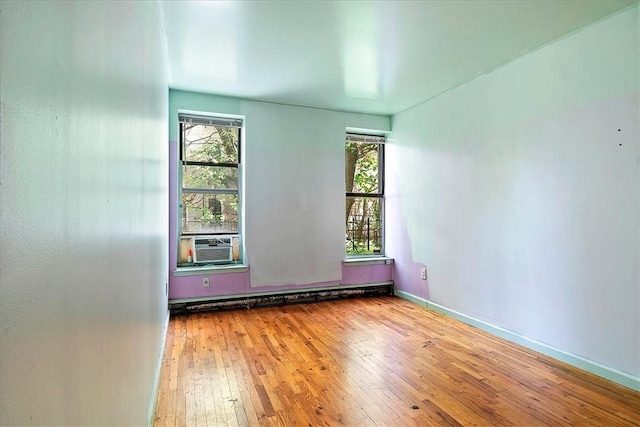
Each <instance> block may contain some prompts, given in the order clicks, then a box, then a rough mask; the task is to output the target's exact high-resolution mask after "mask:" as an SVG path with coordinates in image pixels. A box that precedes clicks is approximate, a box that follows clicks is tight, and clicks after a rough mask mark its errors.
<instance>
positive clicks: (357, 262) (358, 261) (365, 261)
mask: <svg viewBox="0 0 640 427" xmlns="http://www.w3.org/2000/svg"><path fill="white" fill-rule="evenodd" d="M343 264H344V266H345V267H359V266H361V265H376V264H393V258H389V257H386V256H382V257H358V258H355V257H354V258H347V259H345V260H344V261H343Z"/></svg>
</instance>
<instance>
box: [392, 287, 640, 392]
mask: <svg viewBox="0 0 640 427" xmlns="http://www.w3.org/2000/svg"><path fill="white" fill-rule="evenodd" d="M394 294H395V295H396V296H398V297H400V298H403V299H406V300H408V301H411V302H413V303H415V304H418V305H420V306H422V307H426V308H428V309H430V310H433V311H436V312H438V313H441V314H444V315H445V316H449V317H452V318H454V319H457V320H460V321H461V322H463V323H466V324H468V325H471V326H475V327H476V328H479V329H482V330H483V331H485V332H488V333H490V334H492V335H496V336H498V337H500V338H504V339H506V340H508V341H511V342H514V343H516V344H519V345H521V346H523V347H527V348H528V349H531V350H533V351H537V352H538V353H542V354H544V355H546V356H549V357H552V358H554V359H557V360H559V361H561V362H564V363H567V364H569V365H572V366H575V367H576V368H579V369H582V370H584V371H587V372H590V373H592V374H595V375H598V376H599V377H602V378H605V379H607V380H609V381H613V382H615V383H618V384H620V385H622V386H625V387H628V388H630V389H632V390H635V391H640V377H636V376H633V375H631V374H628V373H626V372H622V371H619V370H617V369H615V368H611V367H608V366H605V365H603V364H601V363H598V362H594V361H593V360H589V359H586V358H584V357H582V356H578V355H575V354H571V353H568V352H566V351H564V350H560V349H558V348H556V347H553V346H550V345H548V344H545V343H542V342H540V341H536V340H533V339H531V338H527V337H525V336H523V335H520V334H517V333H515V332H513V331H509V330H507V329H504V328H501V327H499V326H495V325H492V324H490V323H487V322H485V321H483V320H479V319H476V318H475V317H471V316H468V315H466V314H463V313H460V312H458V311H455V310H451V309H449V308H447V307H444V306H442V305H440V304H437V303H434V302H431V301H429V300H426V299H424V298H420V297H417V296H415V295H413V294H410V293H408V292H404V291H400V290H397V289H396V290H394Z"/></svg>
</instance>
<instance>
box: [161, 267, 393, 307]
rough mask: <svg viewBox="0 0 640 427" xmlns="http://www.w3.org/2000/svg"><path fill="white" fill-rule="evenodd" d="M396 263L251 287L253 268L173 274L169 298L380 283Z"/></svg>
mask: <svg viewBox="0 0 640 427" xmlns="http://www.w3.org/2000/svg"><path fill="white" fill-rule="evenodd" d="M391 275H392V265H391V264H377V265H363V266H357V267H356V266H353V267H345V266H343V267H342V280H341V281H340V282H321V283H313V284H311V285H304V286H300V285H295V284H293V285H281V286H261V287H251V286H250V283H249V272H241V273H223V274H211V275H206V274H203V275H197V276H182V277H172V278H171V287H170V290H169V299H182V298H202V297H219V296H226V295H245V294H251V293H259V292H273V291H281V290H289V289H296V288H304V289H313V288H318V287H328V286H331V287H336V288H339V287H341V286H348V285H358V284H366V283H379V282H386V281H389V280H391ZM203 277H209V279H210V286H209V287H208V288H203V287H202V278H203Z"/></svg>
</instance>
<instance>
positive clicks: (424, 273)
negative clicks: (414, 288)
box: [420, 267, 427, 280]
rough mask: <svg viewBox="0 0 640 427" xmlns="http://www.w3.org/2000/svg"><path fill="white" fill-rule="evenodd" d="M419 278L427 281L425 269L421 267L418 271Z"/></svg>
mask: <svg viewBox="0 0 640 427" xmlns="http://www.w3.org/2000/svg"><path fill="white" fill-rule="evenodd" d="M420 278H421V279H422V280H427V267H422V268H421V269H420Z"/></svg>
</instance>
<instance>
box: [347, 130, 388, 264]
mask: <svg viewBox="0 0 640 427" xmlns="http://www.w3.org/2000/svg"><path fill="white" fill-rule="evenodd" d="M384 141H385V140H384V137H381V136H375V135H359V134H350V133H349V134H347V138H346V147H345V186H346V223H345V228H346V241H345V249H346V253H347V256H363V255H382V254H384V233H383V230H384V227H383V222H384Z"/></svg>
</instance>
